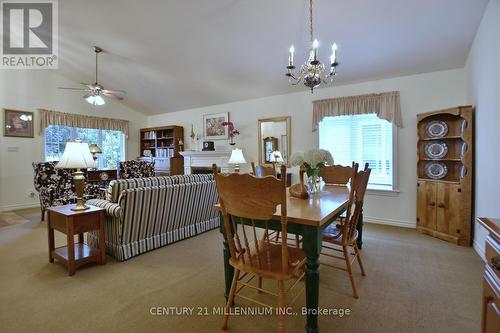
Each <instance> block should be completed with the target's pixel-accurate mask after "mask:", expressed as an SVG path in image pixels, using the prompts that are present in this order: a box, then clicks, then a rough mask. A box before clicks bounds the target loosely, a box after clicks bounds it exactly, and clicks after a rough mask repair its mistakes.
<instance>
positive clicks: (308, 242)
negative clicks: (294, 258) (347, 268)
mask: <svg viewBox="0 0 500 333" xmlns="http://www.w3.org/2000/svg"><path fill="white" fill-rule="evenodd" d="M348 201H349V189H348V187H346V186H338V185H323V186H322V188H321V189H320V190H319V192H317V193H311V194H310V195H309V199H299V198H295V197H293V196H291V195H290V193H289V192H288V191H287V232H288V233H290V234H295V235H300V236H302V243H301V244H302V249H303V251H304V254H305V256H306V275H305V293H306V308H307V312H306V313H307V315H306V326H305V330H306V332H308V333H317V332H319V327H318V315H317V313H318V311H317V310H318V304H319V296H320V295H319V265H320V264H319V256H320V252H321V247H322V239H323V230H324V229H325V228H326V227H327V226H328V225H330V224H331V223H332V222H333V221H335V220H337V219H338V218H339V217H340V216H341V215H342V213H343V212H344V211H345V210H346V209H347V204H348ZM215 208H216V209H217V210H218V211H219V214H220V219H221V220H220V221H221V223H220V232H221V233H222V235H223V247H224V249H223V255H224V278H225V297H226V300H227V298H228V295H229V290H230V289H231V282H232V280H233V274H234V269H233V267H232V266H231V265H230V264H229V259H230V253H229V244H228V242H227V237H226V230H225V228H224V223H223V220H222V219H223V216H222V213H221V212H220V206H219V204H217V205H215ZM280 219H281V208H280V205H278V206H277V207H276V212H275V214H274V215H273V217H272V220H270V221H267V224H268V227H269V229H272V230H276V231H281V222H280ZM359 222H361V223H359ZM359 222H358V231H359V230H361V228H362V217H360V221H359ZM360 241H361V239H360Z"/></svg>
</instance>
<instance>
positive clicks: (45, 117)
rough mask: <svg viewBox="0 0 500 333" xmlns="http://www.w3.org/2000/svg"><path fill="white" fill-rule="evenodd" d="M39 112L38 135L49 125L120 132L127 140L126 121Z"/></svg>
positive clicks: (47, 111) (45, 111)
mask: <svg viewBox="0 0 500 333" xmlns="http://www.w3.org/2000/svg"><path fill="white" fill-rule="evenodd" d="M38 111H40V134H42V132H43V130H44V129H45V128H46V127H47V126H49V125H63V126H71V127H82V128H95V129H105V130H111V131H121V132H123V134H125V137H127V138H128V120H123V119H112V118H101V117H92V116H85V115H81V114H74V113H64V112H57V111H49V110H44V109H38Z"/></svg>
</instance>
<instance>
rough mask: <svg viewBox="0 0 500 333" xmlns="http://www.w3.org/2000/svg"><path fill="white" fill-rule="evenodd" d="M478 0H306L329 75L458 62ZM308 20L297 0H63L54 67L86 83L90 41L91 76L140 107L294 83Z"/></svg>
mask: <svg viewBox="0 0 500 333" xmlns="http://www.w3.org/2000/svg"><path fill="white" fill-rule="evenodd" d="M487 2H488V0H315V1H314V16H315V18H314V25H315V36H316V37H317V38H318V40H319V41H320V57H321V59H322V60H323V61H328V59H329V50H330V45H331V43H332V42H333V41H336V42H337V44H338V45H339V61H340V62H341V66H340V67H339V69H338V71H339V75H338V77H337V84H345V83H350V82H358V81H365V80H371V79H379V78H387V77H395V76H401V75H407V74H415V73H422V72H432V71H437V70H445V69H451V68H458V67H463V66H464V63H465V60H466V58H467V54H468V51H469V48H470V46H471V44H472V41H473V38H474V36H475V33H476V30H477V28H478V25H479V23H480V20H481V17H482V14H483V12H484V9H485V6H486V4H487ZM308 20H309V18H308V1H307V0H272V1H271V0H209V1H208V0H182V1H181V0H142V1H134V0H106V1H101V0H86V1H81V0H62V1H59V59H60V62H59V70H58V71H59V73H60V74H62V75H63V76H66V77H68V78H70V79H72V80H74V81H76V82H92V80H93V68H94V55H93V51H92V49H91V46H92V45H98V46H100V47H102V48H103V49H104V50H105V53H103V54H102V56H101V58H100V81H101V83H102V84H103V85H104V86H105V87H106V88H107V89H123V90H126V91H127V93H128V94H127V96H126V100H125V101H124V103H125V104H127V105H129V106H131V107H132V108H134V109H136V110H137V111H140V112H143V113H146V114H155V113H163V112H172V111H178V110H183V109H189V108H195V107H202V106H208V105H214V104H221V103H227V102H232V101H238V100H246V99H251V98H256V97H264V96H271V95H277V94H283V93H288V92H297V91H301V90H305V87H303V86H296V87H291V86H290V85H289V84H288V82H287V80H286V78H285V77H284V73H285V66H286V61H287V55H288V54H287V52H288V48H289V46H290V44H292V43H293V44H294V45H295V49H296V53H295V56H296V61H297V62H302V61H304V60H305V57H306V54H307V49H308V47H309V36H308V34H309V32H308ZM61 93H62V92H61ZM64 93H68V94H75V98H77V96H78V95H77V93H74V92H70V91H65V92H64Z"/></svg>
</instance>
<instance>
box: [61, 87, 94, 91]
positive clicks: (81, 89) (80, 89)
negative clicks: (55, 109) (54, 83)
mask: <svg viewBox="0 0 500 333" xmlns="http://www.w3.org/2000/svg"><path fill="white" fill-rule="evenodd" d="M57 89H66V90H78V91H87V90H88V89H83V88H68V87H57Z"/></svg>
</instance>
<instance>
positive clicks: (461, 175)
mask: <svg viewBox="0 0 500 333" xmlns="http://www.w3.org/2000/svg"><path fill="white" fill-rule="evenodd" d="M466 175H467V167H466V166H465V165H462V167H461V168H460V179H463V178H464V177H465V176H466Z"/></svg>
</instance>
